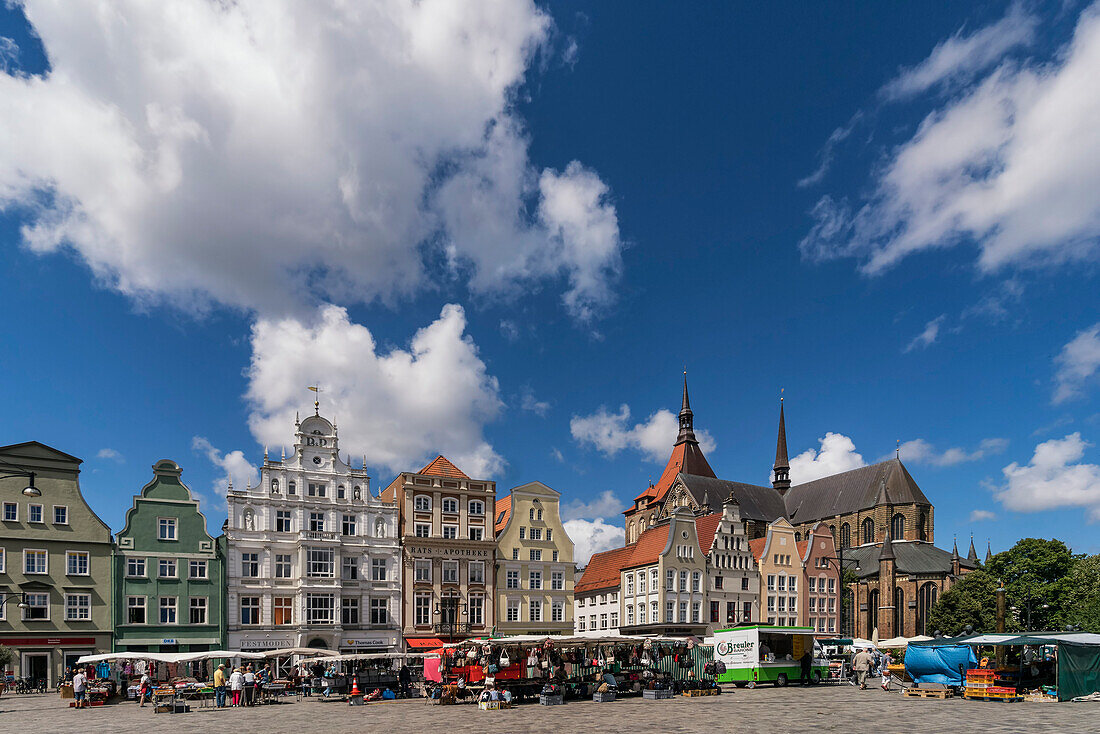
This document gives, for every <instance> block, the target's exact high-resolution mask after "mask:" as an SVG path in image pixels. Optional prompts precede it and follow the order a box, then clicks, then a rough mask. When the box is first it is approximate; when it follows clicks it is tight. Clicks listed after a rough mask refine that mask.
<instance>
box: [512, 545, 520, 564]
mask: <svg viewBox="0 0 1100 734" xmlns="http://www.w3.org/2000/svg"><path fill="white" fill-rule="evenodd" d="M512 560H513V561H518V560H519V548H513V549H512Z"/></svg>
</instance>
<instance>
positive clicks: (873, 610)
mask: <svg viewBox="0 0 1100 734" xmlns="http://www.w3.org/2000/svg"><path fill="white" fill-rule="evenodd" d="M876 627H878V589H871V591H870V593H869V594H867V629H866V630H865V631H864V634H866V636H867V637H868V638H870V637H871V635H873V634H874V633H875V628H876Z"/></svg>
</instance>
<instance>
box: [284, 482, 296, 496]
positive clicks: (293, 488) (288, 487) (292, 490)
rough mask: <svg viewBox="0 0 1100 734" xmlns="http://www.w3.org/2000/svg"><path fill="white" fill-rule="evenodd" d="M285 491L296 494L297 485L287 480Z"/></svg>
mask: <svg viewBox="0 0 1100 734" xmlns="http://www.w3.org/2000/svg"><path fill="white" fill-rule="evenodd" d="M286 493H287V494H297V493H298V487H297V485H295V483H294V482H287V485H286Z"/></svg>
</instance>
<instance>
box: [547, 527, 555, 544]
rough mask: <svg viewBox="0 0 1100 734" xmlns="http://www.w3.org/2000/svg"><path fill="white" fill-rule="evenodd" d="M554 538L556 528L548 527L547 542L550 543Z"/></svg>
mask: <svg viewBox="0 0 1100 734" xmlns="http://www.w3.org/2000/svg"><path fill="white" fill-rule="evenodd" d="M553 540H554V529H553V528H546V542H547V543H549V542H551V541H553Z"/></svg>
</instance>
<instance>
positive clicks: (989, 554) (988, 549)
mask: <svg viewBox="0 0 1100 734" xmlns="http://www.w3.org/2000/svg"><path fill="white" fill-rule="evenodd" d="M992 560H993V546H992V545H991V544H990V542H989V541H988V540H987V541H985V562H986V563H989V562H990V561H992Z"/></svg>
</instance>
